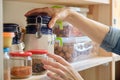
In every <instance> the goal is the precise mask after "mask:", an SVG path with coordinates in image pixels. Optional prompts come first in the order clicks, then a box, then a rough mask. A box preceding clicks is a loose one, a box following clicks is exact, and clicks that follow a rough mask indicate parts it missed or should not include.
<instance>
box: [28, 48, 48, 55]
mask: <svg viewBox="0 0 120 80" xmlns="http://www.w3.org/2000/svg"><path fill="white" fill-rule="evenodd" d="M28 52H31V53H32V54H47V53H48V51H47V50H39V49H38V50H28Z"/></svg>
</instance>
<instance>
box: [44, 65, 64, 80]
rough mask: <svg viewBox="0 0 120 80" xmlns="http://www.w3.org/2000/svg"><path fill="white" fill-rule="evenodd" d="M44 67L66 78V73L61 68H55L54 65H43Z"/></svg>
mask: <svg viewBox="0 0 120 80" xmlns="http://www.w3.org/2000/svg"><path fill="white" fill-rule="evenodd" d="M44 68H45V69H47V70H49V71H51V72H54V73H56V74H57V75H59V76H60V77H62V78H66V76H65V75H66V74H65V72H64V71H62V70H61V69H59V68H55V67H52V66H49V65H44Z"/></svg>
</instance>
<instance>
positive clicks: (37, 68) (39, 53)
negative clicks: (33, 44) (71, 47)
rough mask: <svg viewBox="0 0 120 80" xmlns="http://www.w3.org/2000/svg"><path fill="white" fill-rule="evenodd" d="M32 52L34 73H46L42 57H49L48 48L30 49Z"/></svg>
mask: <svg viewBox="0 0 120 80" xmlns="http://www.w3.org/2000/svg"><path fill="white" fill-rule="evenodd" d="M29 52H31V53H32V73H33V74H34V75H37V74H44V73H45V72H46V70H45V69H44V68H43V66H44V65H43V63H42V62H41V59H47V55H46V54H47V53H48V52H47V51H46V50H29Z"/></svg>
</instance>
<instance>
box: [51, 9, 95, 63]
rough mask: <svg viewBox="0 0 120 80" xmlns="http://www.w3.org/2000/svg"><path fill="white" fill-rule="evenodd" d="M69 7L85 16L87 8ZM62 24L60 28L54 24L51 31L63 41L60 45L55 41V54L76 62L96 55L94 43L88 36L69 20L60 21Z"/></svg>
mask: <svg viewBox="0 0 120 80" xmlns="http://www.w3.org/2000/svg"><path fill="white" fill-rule="evenodd" d="M71 9H73V10H76V11H78V12H80V13H82V14H83V15H84V16H87V12H88V9H87V8H75V7H71ZM62 25H63V28H61V25H59V24H58V23H57V24H56V25H55V26H54V31H53V32H54V33H55V34H56V36H57V37H61V38H62V42H63V45H62V46H60V45H59V41H56V42H55V46H54V52H55V54H57V55H60V56H61V57H63V58H64V59H65V60H67V61H68V62H76V61H80V60H83V59H87V58H91V57H93V56H95V55H96V53H95V49H94V45H95V43H94V42H93V41H92V40H91V39H90V38H88V37H87V36H85V35H84V34H82V33H81V32H80V31H79V30H78V29H77V28H76V27H75V26H74V25H72V24H70V23H69V22H65V21H64V22H62ZM77 27H79V26H77Z"/></svg>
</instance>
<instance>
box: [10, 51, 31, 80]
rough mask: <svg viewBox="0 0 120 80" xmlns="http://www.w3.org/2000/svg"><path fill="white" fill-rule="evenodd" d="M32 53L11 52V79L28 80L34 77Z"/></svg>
mask: <svg viewBox="0 0 120 80" xmlns="http://www.w3.org/2000/svg"><path fill="white" fill-rule="evenodd" d="M31 56H32V53H31V52H11V53H10V60H11V78H17V79H21V78H28V77H30V76H31V75H32V58H31Z"/></svg>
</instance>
